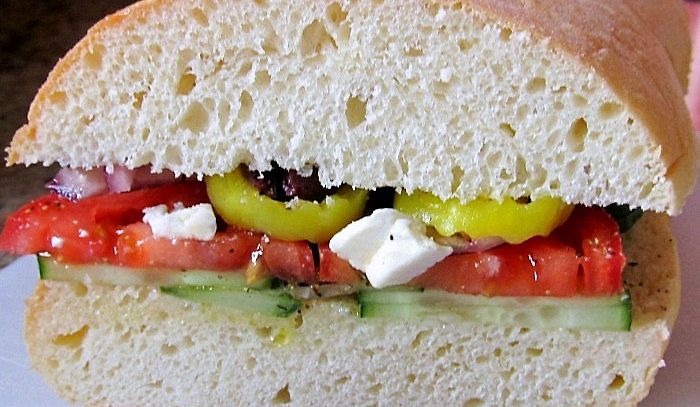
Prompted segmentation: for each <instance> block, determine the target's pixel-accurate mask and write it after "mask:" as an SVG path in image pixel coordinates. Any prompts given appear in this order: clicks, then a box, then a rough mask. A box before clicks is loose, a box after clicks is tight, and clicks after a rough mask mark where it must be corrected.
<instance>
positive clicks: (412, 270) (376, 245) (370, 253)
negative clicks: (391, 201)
mask: <svg viewBox="0 0 700 407" xmlns="http://www.w3.org/2000/svg"><path fill="white" fill-rule="evenodd" d="M329 246H330V249H331V250H332V251H333V252H335V253H336V254H337V255H338V256H340V257H341V258H343V259H345V260H347V261H349V262H350V264H351V265H352V266H353V267H355V268H356V269H358V270H361V271H363V272H364V273H365V274H366V275H367V279H368V280H369V282H370V284H371V285H372V286H373V287H376V288H382V287H388V286H392V285H398V284H405V283H407V282H409V281H411V280H412V279H413V278H415V277H417V276H419V275H420V274H422V273H424V272H425V271H426V270H427V269H428V268H430V267H431V266H432V265H434V264H435V263H437V262H438V261H440V260H442V259H444V258H445V257H447V256H449V255H450V254H451V253H452V248H451V247H449V246H441V245H438V244H437V243H435V242H434V241H433V240H432V239H430V238H429V237H428V236H427V235H426V229H425V225H424V224H423V223H421V222H419V221H417V220H415V219H413V218H412V217H410V216H408V215H405V214H403V213H401V212H399V211H397V210H395V209H378V210H376V211H374V213H372V214H371V215H370V216H366V217H364V218H361V219H359V220H357V221H355V222H352V223H351V224H349V225H347V226H346V227H345V228H344V229H343V230H341V231H340V232H338V233H337V234H336V235H335V236H333V238H332V239H331V241H330V242H329Z"/></svg>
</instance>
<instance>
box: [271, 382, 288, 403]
mask: <svg viewBox="0 0 700 407" xmlns="http://www.w3.org/2000/svg"><path fill="white" fill-rule="evenodd" d="M271 402H272V404H289V403H291V402H292V395H291V394H290V393H289V385H285V386H284V387H282V388H281V389H279V390H278V391H277V393H275V396H274V397H273V398H272V400H271Z"/></svg>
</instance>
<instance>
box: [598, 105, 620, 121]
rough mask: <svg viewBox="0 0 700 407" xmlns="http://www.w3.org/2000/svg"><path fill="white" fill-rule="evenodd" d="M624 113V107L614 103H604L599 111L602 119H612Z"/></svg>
mask: <svg viewBox="0 0 700 407" xmlns="http://www.w3.org/2000/svg"><path fill="white" fill-rule="evenodd" d="M620 113H622V106H620V105H619V104H617V103H613V102H606V103H603V104H602V105H601V106H600V108H599V109H598V114H599V115H600V117H601V118H602V119H606V120H607V119H612V118H614V117H615V116H617V115H619V114H620Z"/></svg>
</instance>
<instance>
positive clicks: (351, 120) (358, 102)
mask: <svg viewBox="0 0 700 407" xmlns="http://www.w3.org/2000/svg"><path fill="white" fill-rule="evenodd" d="M366 118H367V103H366V102H365V101H363V100H362V99H360V98H359V97H357V96H352V97H350V98H349V99H348V101H347V102H346V103H345V119H346V120H347V123H348V127H349V128H351V129H354V128H355V127H357V126H359V125H360V124H362V123H363V122H364V121H365V119H366Z"/></svg>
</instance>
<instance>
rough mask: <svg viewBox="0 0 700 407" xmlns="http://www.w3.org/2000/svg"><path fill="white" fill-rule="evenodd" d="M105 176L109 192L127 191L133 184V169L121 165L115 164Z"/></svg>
mask: <svg viewBox="0 0 700 407" xmlns="http://www.w3.org/2000/svg"><path fill="white" fill-rule="evenodd" d="M105 176H106V178H107V186H108V187H109V192H114V193H119V192H129V191H131V187H132V186H133V184H134V171H132V170H130V169H128V168H126V167H123V166H121V165H117V166H115V167H114V170H112V173H111V174H110V173H109V172H107V173H106V175H105Z"/></svg>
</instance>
